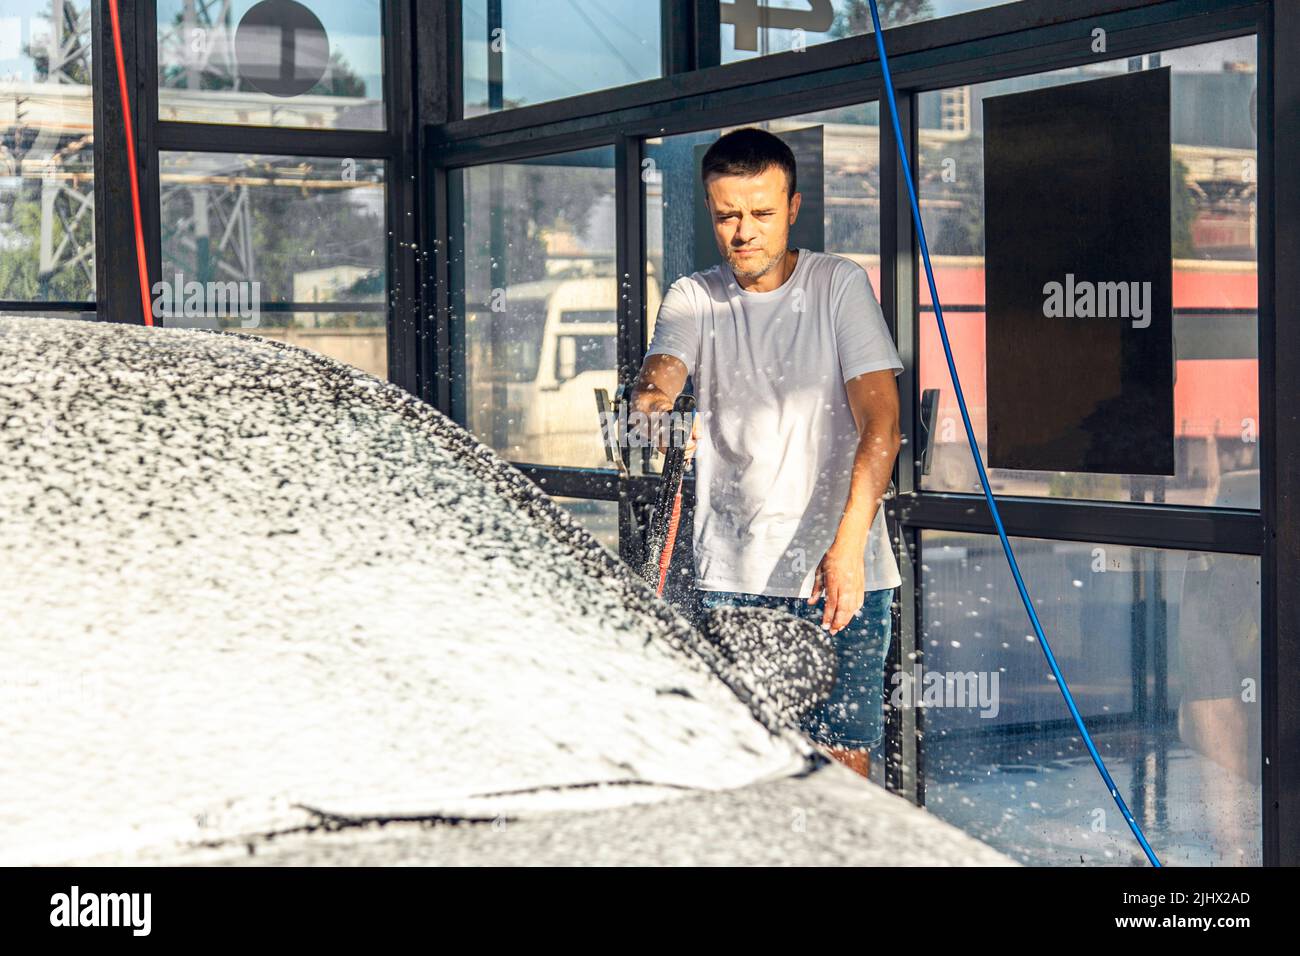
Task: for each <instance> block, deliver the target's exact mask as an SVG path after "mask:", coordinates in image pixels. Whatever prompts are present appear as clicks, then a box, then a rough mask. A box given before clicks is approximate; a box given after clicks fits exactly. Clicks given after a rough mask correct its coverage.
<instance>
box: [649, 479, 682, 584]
mask: <svg viewBox="0 0 1300 956" xmlns="http://www.w3.org/2000/svg"><path fill="white" fill-rule="evenodd" d="M681 519H682V486H681V485H678V486H677V494H676V495H674V496H673V516H672V517H671V518H669V519H668V534H667V535H665V537H664V549H663V550H662V551H660V552H659V590H657V591H656V592H655V593H656V594H663V593H664V582H666V581H667V580H668V568H669V567H670V566H671V565H672V563H673V545H674V544H676V542H677V523H678V522H679V521H681Z"/></svg>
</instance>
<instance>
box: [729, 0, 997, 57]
mask: <svg viewBox="0 0 1300 956" xmlns="http://www.w3.org/2000/svg"><path fill="white" fill-rule="evenodd" d="M1011 2H1013V0H879V6H880V22H881V24H882V25H883V26H884V28H885V29H886V30H888V29H889V28H890V27H898V26H903V25H904V24H907V23H916V22H918V21H921V20H932V19H934V18H936V17H949V16H952V15H953V14H956V13H967V12H969V11H971V10H980V9H983V8H984V7H995V6H998V5H999V4H1003V3H1011ZM719 13H720V15H721V20H722V36H721V40H722V62H723V63H733V62H735V61H736V60H745V59H749V58H750V57H754V56H762V55H764V54H767V53H782V52H785V51H787V50H799V49H803V48H805V47H809V46H812V45H813V44H816V43H826V42H828V41H830V40H840V39H843V38H844V37H856V36H865V35H866V34H868V33H871V32H872V29H871V6H870V4H869V3H868V2H867V0H720V3H719Z"/></svg>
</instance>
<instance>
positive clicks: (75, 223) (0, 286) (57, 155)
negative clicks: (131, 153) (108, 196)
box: [0, 0, 95, 302]
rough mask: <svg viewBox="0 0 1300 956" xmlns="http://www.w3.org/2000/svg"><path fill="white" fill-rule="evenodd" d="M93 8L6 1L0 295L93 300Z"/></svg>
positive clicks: (85, 2) (83, 1) (0, 58)
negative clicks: (91, 12) (58, 12)
mask: <svg viewBox="0 0 1300 956" xmlns="http://www.w3.org/2000/svg"><path fill="white" fill-rule="evenodd" d="M56 9H57V10H58V11H61V16H55V15H53V14H54V11H55V10H56ZM90 11H91V6H90V2H89V0H62V3H59V4H58V5H57V6H52V5H51V4H50V2H49V0H6V2H5V4H4V9H3V12H2V13H0V299H10V300H13V301H40V302H57V301H65V302H91V301H93V300H94V299H95V195H94V148H93V147H94V97H93V93H92V80H91V18H90Z"/></svg>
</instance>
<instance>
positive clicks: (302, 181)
mask: <svg viewBox="0 0 1300 956" xmlns="http://www.w3.org/2000/svg"><path fill="white" fill-rule="evenodd" d="M160 155H161V160H160V166H161V177H162V181H161V190H160V192H161V208H162V275H163V281H162V282H161V283H160V284H159V285H158V286H155V288H154V298H155V304H156V306H160V307H162V312H163V313H164V317H163V321H164V324H174V323H167V322H166V318H165V315H166V314H169V315H170V316H171V317H173V318H177V317H181V316H184V315H189V316H190V317H194V316H195V315H201V314H203V313H204V312H205V311H206V310H205V309H204V308H203V307H201V306H213V307H216V308H219V307H220V303H219V302H216V303H215V304H214V299H215V296H214V293H219V292H221V291H222V289H223V288H224V289H225V290H226V294H227V298H228V299H229V300H231V301H234V300H235V299H236V297H237V298H238V300H239V301H240V302H241V303H243V304H244V305H245V308H244V312H245V313H247V312H248V311H249V310H250V309H251V308H252V306H253V305H254V304H256V305H257V306H259V307H260V305H261V304H263V303H270V302H275V303H285V304H295V303H296V304H298V305H300V306H306V307H309V306H310V304H312V303H325V302H328V303H331V304H333V306H334V307H335V308H337V307H340V306H346V305H348V304H354V305H355V304H357V303H365V302H370V303H384V302H385V301H386V272H385V256H384V248H385V241H386V236H385V227H384V164H383V163H382V162H381V161H378V160H351V159H324V158H314V157H306V156H253V155H246V154H242V153H180V152H176V153H172V152H164V153H161V154H160ZM190 283H196V284H198V285H202V286H203V290H202V291H203V292H204V297H203V300H202V303H199V302H194V308H188V307H182V306H184V305H185V303H187V302H191V301H192V300H193V289H194V288H195V287H194V286H191V285H190ZM210 286H211V288H209V287H210ZM168 296H170V300H168V299H167V297H168ZM225 309H226V310H230V306H229V302H227V304H226V306H225ZM242 317H243V318H247V315H244V316H242ZM262 318H263V319H265V318H266V314H265V313H263V314H262Z"/></svg>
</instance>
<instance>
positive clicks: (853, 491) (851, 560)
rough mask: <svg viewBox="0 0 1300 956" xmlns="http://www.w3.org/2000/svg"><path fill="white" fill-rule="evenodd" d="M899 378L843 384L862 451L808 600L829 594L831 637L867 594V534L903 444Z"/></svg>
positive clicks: (871, 376)
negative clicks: (831, 540) (899, 421)
mask: <svg viewBox="0 0 1300 956" xmlns="http://www.w3.org/2000/svg"><path fill="white" fill-rule="evenodd" d="M895 374H896V373H895V370H894V369H892V368H886V369H881V370H879V371H875V372H866V373H864V374H862V375H858V376H856V377H854V378H851V379H849V380H848V381H847V382H846V383H845V384H844V388H845V391H846V392H847V393H848V399H849V405H850V407H851V408H852V409H853V419H854V421H855V422H856V424H857V428H858V448H857V453H856V454H855V455H854V458H853V475H852V478H851V480H850V484H849V497H848V501H847V502H846V503H845V505H844V514H843V516H842V517H841V518H840V523H839V528H838V529H837V531H836V533H835V540H834V541H833V542H832V543H831V546H830V548H829V549H828V550H827V552H826V554H825V556H824V557H823V558H822V560H821V563H820V564H819V565H818V566H817V575H816V579H815V580H814V582H813V591H812V596H811V597H809V599H808V603H809V604H814V603H816V601H817V598H818V597H819V596H820V595H823V594H824V595H825V598H826V603H825V607H824V609H823V613H822V625H823V626H825V627H829V628H830V631H831V633H832V634H834V633H835V632H836V631H839V630H840V629H841V628H843V627H844V626H845V625H847V624H848V623H849V621H851V620H852V619H853V615H854V614H856V613H857V612H858V609H859V608H861V607H862V602H863V600H864V598H865V596H866V568H865V566H864V563H863V555H864V553H865V551H866V547H867V535H868V534H869V532H870V530H871V523H872V521H873V520H874V519H875V516H876V509H877V508H879V507H880V502H881V500H882V498H883V497H884V494H885V490H886V489H887V488H888V487H889V479H890V477H891V476H892V475H893V471H894V459H895V458H897V457H898V450H899V448H900V447H901V444H902V436H901V434H900V431H899V426H898V382H897V379H896V378H895Z"/></svg>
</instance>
